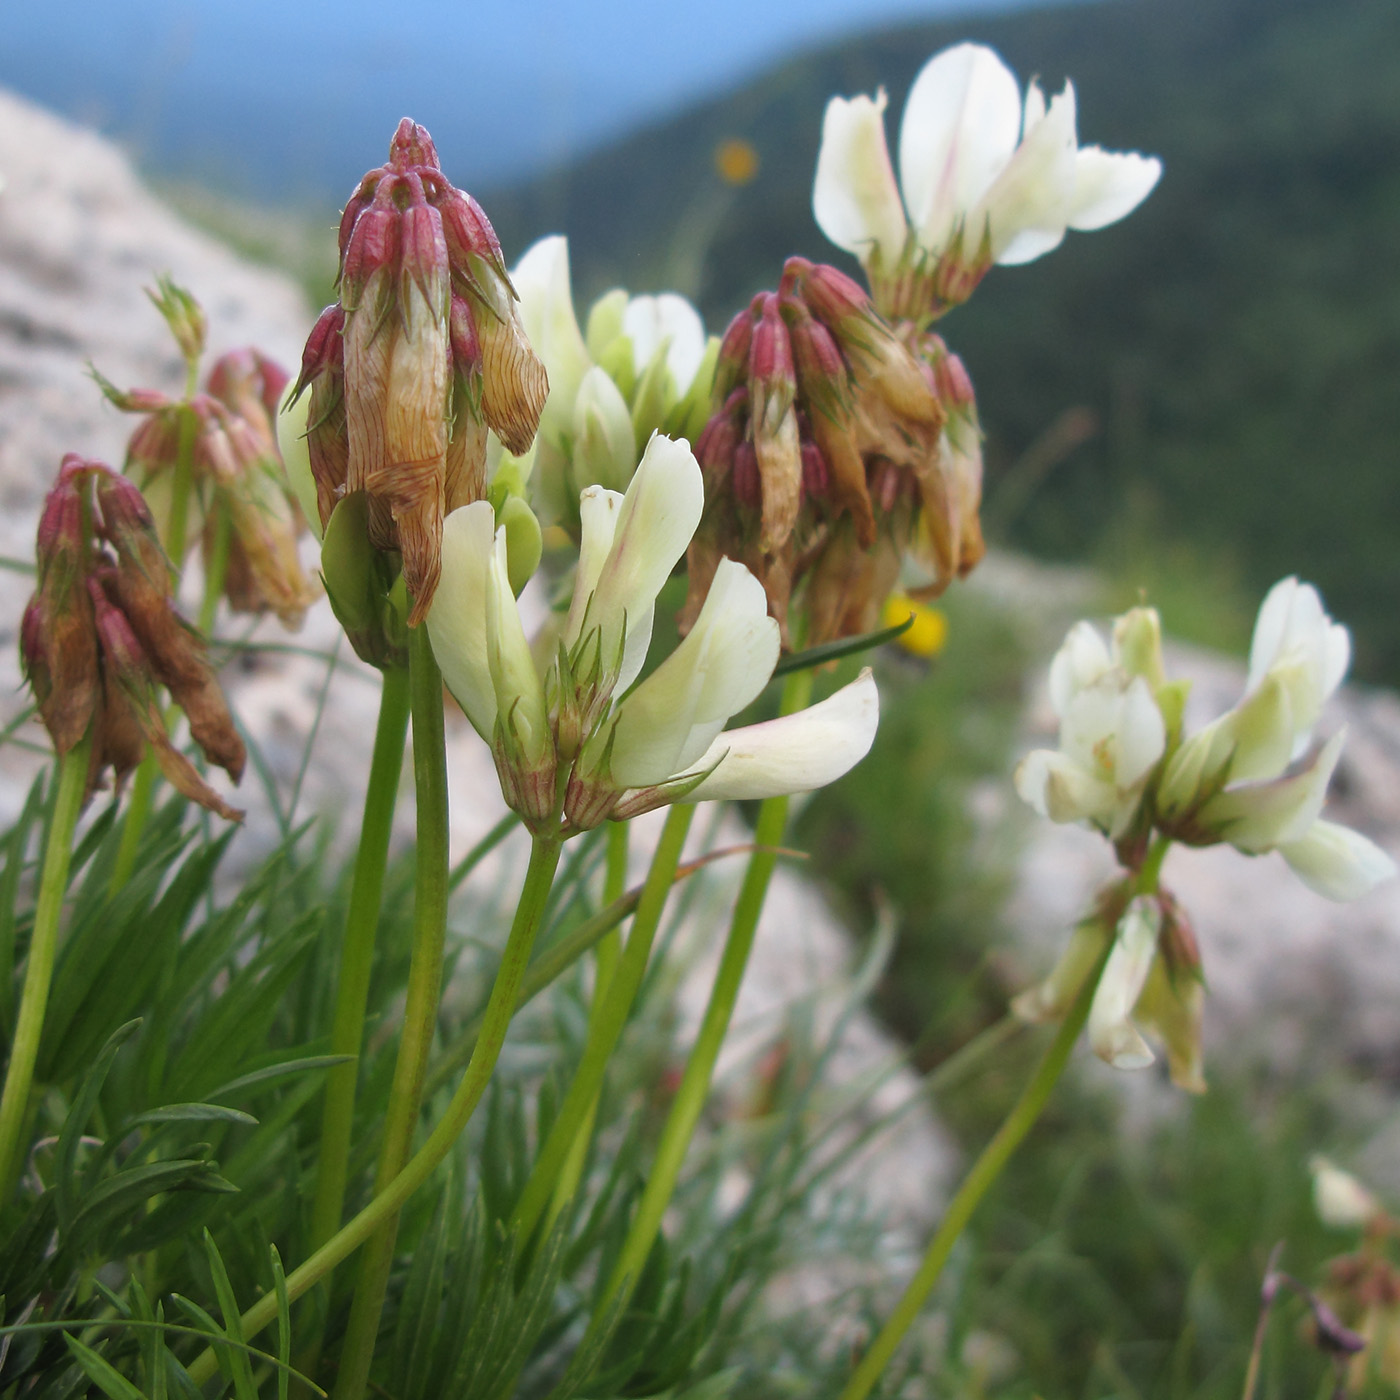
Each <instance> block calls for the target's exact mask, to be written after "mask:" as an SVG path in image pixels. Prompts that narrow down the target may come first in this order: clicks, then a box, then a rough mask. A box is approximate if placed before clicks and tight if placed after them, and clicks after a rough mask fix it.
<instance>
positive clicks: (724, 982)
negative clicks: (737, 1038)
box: [579, 671, 812, 1351]
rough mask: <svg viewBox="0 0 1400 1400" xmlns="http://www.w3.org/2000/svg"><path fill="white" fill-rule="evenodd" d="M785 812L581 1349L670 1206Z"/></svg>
mask: <svg viewBox="0 0 1400 1400" xmlns="http://www.w3.org/2000/svg"><path fill="white" fill-rule="evenodd" d="M811 693H812V672H811V671H793V672H791V673H790V674H789V675H788V676H787V677H786V678H785V679H784V681H783V695H782V704H781V707H780V709H781V713H782V714H785V715H787V714H792V713H793V712H794V711H797V710H800V709H802V708H803V707H804V706H805V705H806V704H807V701H808V699H809V698H810V696H811ZM787 811H788V800H787V798H786V797H770V798H768V799H766V800H765V801H764V802H763V804H762V805H761V806H760V807H759V811H758V821H757V823H756V824H755V827H754V842H755V844H756V845H757V847H758V849H757V850H755V851H754V852H753V854H752V855H751V856H750V857H749V865H748V869H747V870H746V871H745V873H744V883H743V885H742V886H741V887H740V889H739V898H738V900H737V902H736V903H735V906H734V915H733V918H732V919H731V921H730V925H729V936H728V938H727V939H726V940H725V945H724V953H723V956H722V957H721V958H720V964H719V970H718V972H717V973H716V974H715V981H714V986H713V987H712V988H711V990H710V1001H709V1004H708V1005H707V1006H706V1008H705V1017H704V1020H703V1021H701V1023H700V1033H699V1035H698V1036H697V1037H696V1040H695V1046H694V1048H693V1049H692V1050H691V1052H690V1060H689V1061H688V1063H687V1064H686V1067H685V1072H684V1074H683V1075H682V1077H681V1083H680V1088H679V1089H678V1090H677V1091H676V1097H675V1100H674V1102H673V1103H672V1104H671V1111H670V1113H669V1114H668V1115H667V1118H666V1125H665V1127H664V1128H663V1129H662V1131H661V1142H660V1144H659V1145H658V1147H657V1150H656V1161H655V1162H654V1163H653V1165H652V1169H651V1174H650V1176H649V1177H648V1178H647V1184H646V1189H645V1190H644V1191H643V1193H642V1199H641V1202H640V1204H639V1205H638V1207H637V1214H636V1215H635V1216H634V1217H633V1220H632V1226H631V1229H629V1230H628V1232H627V1238H626V1240H625V1241H624V1242H623V1245H622V1252H621V1253H620V1254H619V1255H618V1258H617V1263H616V1264H614V1266H613V1270H612V1273H611V1274H610V1275H609V1277H608V1282H607V1286H606V1287H605V1288H604V1289H603V1292H602V1294H601V1296H600V1297H599V1299H598V1302H597V1305H596V1307H595V1308H594V1312H593V1317H592V1320H591V1321H590V1322H589V1325H588V1335H587V1336H586V1337H585V1338H584V1340H583V1341H582V1342H581V1343H580V1345H579V1350H580V1351H582V1350H584V1349H585V1348H586V1347H587V1346H588V1344H589V1342H590V1341H592V1340H594V1339H595V1338H596V1336H597V1333H598V1331H599V1330H600V1329H601V1328H602V1327H603V1326H604V1325H605V1322H604V1319H606V1318H607V1317H608V1316H609V1315H614V1316H615V1315H617V1312H618V1310H619V1309H618V1303H619V1301H620V1300H619V1294H624V1290H625V1294H624V1300H625V1296H626V1295H630V1293H631V1290H632V1287H633V1285H634V1284H635V1283H636V1281H637V1278H638V1276H639V1275H640V1273H641V1271H642V1265H643V1264H645V1263H646V1259H647V1255H648V1254H650V1253H651V1247H652V1245H653V1243H654V1242H655V1240H656V1236H657V1232H658V1231H659V1230H660V1229H661V1220H662V1217H663V1216H664V1215H665V1213H666V1207H667V1206H668V1205H669V1204H670V1202H671V1195H672V1192H673V1191H674V1190H675V1187H676V1181H677V1179H678V1178H679V1176H680V1170H681V1165H682V1163H683V1162H684V1161H685V1154H686V1152H687V1150H688V1149H689V1147H690V1140H691V1138H692V1137H693V1136H694V1134H695V1128H696V1125H697V1124H698V1123H699V1121H700V1114H701V1112H702V1111H703V1109H704V1107H705V1100H706V1099H707V1098H708V1097H709V1094H710V1081H711V1080H712V1078H713V1077H714V1071H715V1062H716V1061H717V1060H718V1058H719V1052H720V1047H721V1046H722V1045H723V1044H724V1037H725V1035H726V1034H727V1033H728V1030H729V1021H730V1018H731V1017H732V1016H733V1014H734V1004H735V1002H736V1001H737V1000H738V997H739V987H740V984H741V983H742V982H743V980H744V970H745V968H747V966H748V961H749V952H750V950H751V949H752V948H753V939H754V934H755V932H756V931H757V929H758V919H759V915H760V914H762V912H763V901H764V899H765V897H766V896H767V894H768V882H769V880H770V879H771V877H772V874H773V867H774V866H775V865H776V863H777V852H776V850H775V849H774V848H775V847H777V846H779V845H780V844H781V843H782V839H783V832H784V830H785V829H786V827H787Z"/></svg>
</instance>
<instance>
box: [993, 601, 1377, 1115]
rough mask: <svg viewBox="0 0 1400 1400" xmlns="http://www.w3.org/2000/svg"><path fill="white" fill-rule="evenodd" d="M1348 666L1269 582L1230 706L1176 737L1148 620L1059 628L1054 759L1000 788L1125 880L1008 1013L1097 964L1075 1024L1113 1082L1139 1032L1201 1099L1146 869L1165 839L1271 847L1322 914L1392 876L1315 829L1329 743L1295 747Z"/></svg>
mask: <svg viewBox="0 0 1400 1400" xmlns="http://www.w3.org/2000/svg"><path fill="white" fill-rule="evenodd" d="M1349 657H1350V640H1349V638H1348V636H1347V632H1346V629H1345V628H1344V627H1341V626H1339V625H1338V624H1337V623H1335V622H1333V621H1332V619H1331V618H1330V617H1328V616H1327V613H1326V612H1325V610H1324V609H1323V606H1322V600H1321V599H1320V598H1319V597H1318V595H1317V591H1316V590H1315V589H1314V588H1312V587H1311V586H1310V585H1308V584H1305V583H1299V582H1298V580H1297V579H1292V578H1290V579H1284V580H1283V581H1282V582H1281V583H1278V584H1276V585H1275V586H1274V588H1273V589H1271V590H1270V592H1269V594H1268V596H1267V597H1266V598H1265V600H1264V603H1263V606H1262V607H1261V608H1260V611H1259V619H1258V622H1257V623H1256V625H1255V630H1254V641H1253V645H1252V647H1251V650H1250V667H1249V676H1248V680H1247V682H1246V686H1245V693H1244V696H1243V697H1242V698H1241V700H1240V702H1239V703H1238V704H1237V705H1236V706H1235V707H1234V708H1233V709H1231V710H1230V711H1228V712H1227V713H1226V714H1224V715H1222V716H1220V717H1219V718H1218V719H1216V720H1213V721H1212V722H1211V723H1210V724H1207V725H1206V726H1204V727H1203V728H1202V729H1199V730H1197V731H1196V732H1195V733H1193V734H1189V735H1187V734H1183V732H1182V713H1183V708H1184V703H1185V696H1186V686H1185V684H1184V683H1182V682H1180V681H1170V680H1168V679H1167V678H1166V676H1165V672H1164V667H1163V662H1162V653H1161V629H1160V624H1159V622H1158V620H1157V615H1156V613H1155V612H1153V611H1152V610H1151V609H1146V608H1135V609H1134V610H1133V611H1132V612H1130V613H1127V614H1125V615H1124V616H1123V617H1121V618H1119V619H1118V620H1117V622H1116V623H1115V624H1114V629H1113V639H1112V647H1111V648H1110V647H1109V646H1106V645H1105V644H1104V642H1103V640H1102V638H1101V637H1100V636H1099V634H1098V632H1097V630H1096V629H1095V628H1094V627H1092V626H1091V625H1090V624H1089V623H1087V622H1081V623H1078V624H1076V625H1075V627H1074V628H1072V629H1071V631H1070V633H1069V636H1068V637H1067V638H1066V639H1065V643H1064V645H1063V646H1062V647H1061V648H1060V650H1059V652H1058V653H1057V654H1056V656H1055V659H1054V661H1053V662H1052V664H1051V667H1050V699H1051V704H1052V705H1053V707H1054V709H1055V712H1056V714H1057V716H1058V717H1059V720H1060V746H1059V748H1058V749H1056V750H1046V749H1040V750H1036V751H1035V752H1034V753H1031V754H1029V755H1027V757H1026V758H1025V759H1023V760H1022V762H1021V764H1020V766H1019V767H1018V768H1017V770H1016V788H1017V791H1018V792H1019V793H1020V795H1021V796H1022V797H1023V798H1024V799H1025V801H1026V802H1028V803H1029V804H1030V805H1031V806H1032V807H1033V808H1035V810H1036V811H1037V812H1039V813H1040V814H1041V815H1042V816H1045V817H1048V818H1050V820H1052V821H1058V822H1085V823H1087V824H1089V825H1091V826H1093V827H1095V828H1096V829H1098V830H1099V831H1101V832H1103V834H1104V835H1105V836H1107V837H1108V838H1109V839H1110V840H1112V841H1113V842H1114V845H1115V850H1116V852H1117V855H1118V858H1119V860H1120V862H1121V864H1122V865H1123V866H1124V867H1125V869H1126V871H1127V872H1128V873H1127V875H1126V876H1125V877H1124V878H1123V879H1122V880H1120V881H1118V882H1115V884H1114V885H1113V886H1111V887H1110V889H1109V891H1107V892H1106V893H1105V895H1104V896H1103V897H1102V898H1101V899H1100V901H1099V905H1098V907H1097V908H1096V909H1095V911H1094V912H1093V913H1092V914H1091V915H1090V916H1089V917H1088V918H1086V919H1085V920H1084V922H1083V923H1082V924H1081V925H1080V927H1079V928H1078V929H1077V930H1076V932H1075V935H1074V938H1073V939H1072V941H1071V944H1070V948H1069V949H1068V951H1067V952H1066V953H1065V955H1064V957H1062V958H1061V960H1060V964H1059V966H1058V967H1057V968H1056V969H1055V971H1054V972H1052V973H1051V975H1050V977H1049V979H1047V981H1046V982H1045V983H1043V984H1042V986H1041V987H1039V988H1038V989H1036V990H1034V991H1033V992H1030V993H1027V994H1026V995H1025V996H1023V997H1022V998H1020V999H1019V1001H1018V1003H1017V1009H1018V1010H1019V1011H1021V1013H1022V1014H1023V1015H1027V1016H1030V1017H1032V1018H1035V1019H1038V1018H1041V1017H1045V1016H1052V1015H1060V1014H1062V1013H1063V1012H1064V1011H1065V1010H1066V1009H1067V1008H1068V1006H1069V1005H1070V1003H1071V1002H1072V1001H1073V1000H1074V997H1075V995H1076V994H1077V993H1078V991H1079V988H1080V987H1081V986H1082V985H1083V982H1084V979H1085V978H1086V977H1087V976H1088V975H1089V973H1090V971H1091V969H1092V968H1093V967H1095V966H1096V965H1097V964H1098V962H1099V960H1100V959H1101V958H1104V957H1106V958H1107V961H1106V962H1105V963H1104V966H1103V973H1102V977H1101V980H1100V982H1099V987H1098V990H1097V992H1096V993H1095V997H1094V1002H1093V1006H1092V1009H1091V1011H1090V1016H1089V1031H1090V1041H1091V1043H1092V1044H1093V1046H1094V1048H1095V1050H1096V1051H1098V1053H1099V1054H1100V1055H1102V1056H1103V1058H1105V1059H1106V1060H1108V1061H1109V1062H1110V1063H1112V1064H1115V1065H1118V1066H1119V1067H1121V1068H1134V1067H1136V1066H1138V1065H1142V1064H1147V1063H1149V1062H1150V1060H1151V1052H1150V1051H1149V1050H1148V1049H1147V1046H1146V1042H1145V1041H1144V1040H1143V1038H1142V1036H1141V1034H1140V1033H1139V1030H1138V1026H1142V1027H1143V1028H1144V1029H1147V1030H1149V1031H1151V1032H1155V1033H1156V1034H1157V1036H1158V1038H1160V1039H1161V1040H1163V1041H1164V1042H1165V1043H1166V1045H1167V1048H1168V1055H1169V1059H1170V1062H1171V1066H1172V1076H1173V1078H1174V1079H1175V1080H1176V1081H1177V1083H1179V1084H1182V1085H1184V1086H1185V1087H1188V1088H1200V1087H1202V1086H1203V1083H1204V1081H1203V1079H1202V1078H1201V1073H1200V1058H1201V1057H1200V1025H1201V1012H1202V995H1203V994H1202V988H1201V984H1200V955H1199V952H1198V951H1197V947H1196V940H1195V936H1194V934H1193V933H1191V931H1190V927H1189V924H1188V923H1187V922H1186V917H1185V915H1184V913H1183V912H1182V911H1181V909H1180V907H1179V906H1178V905H1177V903H1176V901H1175V900H1173V899H1172V898H1171V896H1170V895H1169V894H1167V893H1166V891H1165V890H1163V889H1161V888H1160V887H1159V886H1158V884H1157V882H1156V874H1155V871H1156V868H1157V867H1159V866H1160V861H1161V858H1162V855H1163V854H1164V853H1165V850H1166V848H1167V846H1168V845H1169V844H1170V843H1172V842H1180V843H1182V844H1185V845H1191V846H1211V845H1218V844H1226V843H1228V844H1229V845H1232V846H1233V847H1234V848H1235V849H1236V850H1237V851H1239V852H1241V853H1242V854H1244V855H1250V856H1255V855H1263V854H1265V853H1268V852H1271V851H1277V852H1278V853H1279V854H1280V855H1282V856H1283V858H1284V859H1285V860H1286V861H1287V862H1288V864H1289V865H1290V866H1291V867H1292V869H1293V871H1294V873H1295V874H1296V875H1298V876H1299V877H1300V878H1301V879H1302V880H1303V882H1304V883H1305V884H1307V885H1309V886H1310V887H1311V888H1312V889H1314V890H1316V891H1317V892H1318V893H1319V894H1322V895H1324V896H1326V897H1327V898H1329V899H1334V900H1350V899H1356V898H1359V897H1360V896H1361V895H1363V894H1365V893H1367V892H1368V891H1369V890H1371V889H1372V888H1374V887H1375V886H1376V885H1377V884H1379V883H1380V882H1381V881H1383V880H1386V879H1389V878H1390V877H1391V876H1392V875H1393V874H1394V873H1395V865H1394V862H1393V861H1392V860H1391V858H1390V857H1389V856H1388V855H1386V853H1385V852H1384V851H1382V850H1380V849H1379V847H1377V846H1376V845H1375V844H1374V843H1373V842H1372V841H1370V840H1368V839H1367V838H1366V837H1365V836H1362V835H1361V834H1360V833H1359V832H1356V831H1352V830H1351V829H1350V828H1348V827H1345V826H1340V825H1338V824H1337V823H1335V822H1329V821H1325V820H1323V819H1322V816H1321V812H1322V808H1323V804H1324V802H1325V800H1326V795H1327V786H1328V783H1329V782H1330V780H1331V777H1332V773H1333V771H1334V770H1335V768H1336V766H1337V761H1338V759H1339V758H1340V756H1341V749H1342V743H1343V740H1344V737H1345V736H1344V734H1343V733H1338V734H1334V735H1333V736H1332V737H1331V738H1330V739H1329V740H1328V741H1327V742H1326V743H1325V744H1324V745H1322V747H1321V748H1320V749H1318V750H1313V749H1312V733H1313V728H1314V726H1315V725H1316V724H1317V721H1318V719H1319V718H1320V716H1321V712H1322V706H1323V703H1324V702H1325V701H1326V699H1327V698H1328V697H1329V696H1330V695H1331V694H1332V693H1333V691H1335V690H1336V688H1337V686H1338V685H1339V684H1340V683H1341V680H1342V676H1343V675H1344V674H1345V671H1346V666H1347V661H1348V659H1349ZM1154 862H1155V863H1154ZM1149 869H1150V870H1151V871H1152V872H1153V873H1152V877H1151V879H1150V880H1149V881H1147V882H1146V884H1145V885H1144V883H1143V875H1142V872H1143V871H1145V870H1149Z"/></svg>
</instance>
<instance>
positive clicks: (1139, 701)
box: [1016, 614, 1167, 839]
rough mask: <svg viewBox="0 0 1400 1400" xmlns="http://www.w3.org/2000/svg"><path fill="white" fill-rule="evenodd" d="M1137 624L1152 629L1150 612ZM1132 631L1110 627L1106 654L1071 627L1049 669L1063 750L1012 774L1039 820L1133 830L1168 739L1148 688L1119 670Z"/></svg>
mask: <svg viewBox="0 0 1400 1400" xmlns="http://www.w3.org/2000/svg"><path fill="white" fill-rule="evenodd" d="M1131 617H1132V615H1131V614H1129V618H1131ZM1142 625H1143V626H1150V627H1153V628H1155V627H1156V621H1155V614H1153V616H1152V620H1151V622H1150V623H1147V622H1144V623H1143V624H1142ZM1135 632H1136V624H1134V625H1133V626H1131V627H1129V628H1128V629H1126V630H1125V629H1123V628H1121V627H1120V628H1118V629H1115V638H1114V649H1113V652H1110V650H1109V648H1108V647H1107V646H1106V645H1105V644H1104V642H1103V639H1102V638H1101V637H1100V636H1099V634H1098V633H1097V632H1096V631H1095V630H1094V628H1093V627H1091V626H1090V625H1089V624H1088V623H1087V622H1081V623H1078V624H1076V625H1075V626H1074V627H1073V628H1071V629H1070V632H1069V635H1068V636H1067V637H1066V638H1065V641H1064V645H1063V646H1061V648H1060V650H1059V651H1058V652H1057V653H1056V655H1055V659H1054V661H1052V662H1051V665H1050V702H1051V704H1052V705H1053V706H1054V709H1055V713H1056V714H1057V715H1058V716H1059V718H1060V747H1059V749H1058V750H1050V749H1037V750H1036V751H1035V752H1033V753H1030V754H1028V755H1027V756H1026V757H1025V758H1024V759H1023V760H1022V761H1021V763H1020V765H1019V767H1018V768H1017V769H1016V791H1017V792H1018V793H1019V794H1020V795H1021V797H1022V798H1023V799H1024V800H1025V801H1026V802H1028V803H1029V804H1030V805H1031V806H1032V807H1033V808H1035V810H1036V811H1037V812H1039V813H1040V815H1041V816H1043V817H1048V818H1049V819H1050V820H1051V821H1056V822H1073V821H1088V822H1091V823H1093V825H1095V826H1097V827H1098V828H1099V829H1100V830H1102V831H1103V832H1104V833H1105V834H1106V835H1108V836H1109V837H1111V838H1114V839H1116V838H1118V837H1119V836H1121V835H1123V833H1124V832H1126V831H1127V830H1128V828H1129V827H1130V826H1131V825H1132V822H1133V818H1134V817H1135V815H1136V814H1137V812H1138V809H1139V807H1140V805H1141V801H1142V796H1143V792H1144V789H1145V787H1146V784H1147V779H1148V777H1149V776H1150V774H1151V773H1152V770H1153V769H1154V768H1155V767H1156V764H1157V761H1158V759H1160V758H1161V756H1162V753H1163V751H1164V749H1165V748H1166V740H1167V734H1166V725H1165V723H1164V721H1163V719H1162V712H1161V710H1160V708H1159V707H1158V704H1157V700H1156V698H1155V695H1154V691H1153V688H1152V686H1151V685H1149V683H1148V680H1147V679H1146V678H1145V677H1144V676H1142V675H1135V674H1132V673H1131V672H1130V671H1129V670H1128V669H1127V668H1126V666H1125V665H1124V664H1123V660H1124V657H1125V653H1124V651H1123V647H1122V638H1123V637H1128V636H1135ZM1135 645H1136V643H1135Z"/></svg>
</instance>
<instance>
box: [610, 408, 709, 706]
mask: <svg viewBox="0 0 1400 1400" xmlns="http://www.w3.org/2000/svg"><path fill="white" fill-rule="evenodd" d="M704 508H705V488H704V484H703V480H702V478H701V475H700V466H699V464H698V463H697V462H696V460H695V455H694V454H693V453H692V452H691V450H690V444H689V443H688V442H686V441H685V439H684V438H682V439H680V440H678V441H676V442H672V441H671V439H670V438H665V437H661V436H660V435H659V434H657V435H654V436H653V437H652V439H651V441H650V442H649V443H648V444H647V450H646V452H645V453H644V454H643V455H642V460H641V464H640V465H639V466H638V467H637V472H636V475H635V476H633V478H632V481H631V483H630V485H629V486H628V487H627V494H626V495H625V496H624V497H623V500H622V510H621V512H620V514H619V517H618V522H617V533H616V534H615V536H614V537H613V542H612V548H611V549H610V550H609V551H608V557H607V559H606V560H605V561H604V563H603V568H602V571H601V572H600V574H599V576H598V586H597V589H596V590H595V592H594V595H593V607H592V609H591V611H590V613H589V625H590V626H598V627H601V628H602V629H603V633H602V648H603V649H602V655H603V657H604V659H605V661H607V662H609V664H610V662H611V658H612V657H613V656H614V655H616V652H617V644H618V641H619V639H620V638H621V637H622V635H623V629H624V627H625V629H626V644H625V651H624V655H623V661H622V669H621V673H620V675H619V677H618V680H617V690H618V693H619V694H620V693H621V692H622V691H624V690H626V689H627V687H628V686H629V685H631V684H632V682H633V681H634V680H636V678H637V675H638V673H639V672H640V671H641V669H642V664H643V663H644V662H645V660H646V654H647V646H648V644H649V643H650V641H651V620H652V608H653V606H654V605H655V603H656V595H657V594H658V593H660V592H661V586H662V584H664V583H665V582H666V580H667V579H668V578H669V577H670V576H671V570H672V569H674V568H675V567H676V563H677V561H678V560H679V559H680V557H681V555H683V554H684V553H685V551H686V548H687V546H688V545H689V544H690V541H691V539H692V538H693V536H694V534H695V530H696V527H697V526H698V525H699V524H700V516H701V514H702V512H703V511H704Z"/></svg>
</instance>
